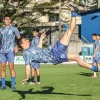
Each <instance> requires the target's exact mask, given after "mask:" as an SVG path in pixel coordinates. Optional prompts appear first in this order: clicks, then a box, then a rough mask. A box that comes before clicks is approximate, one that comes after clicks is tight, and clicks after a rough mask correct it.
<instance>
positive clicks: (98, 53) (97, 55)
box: [92, 34, 100, 78]
mask: <svg viewBox="0 0 100 100" xmlns="http://www.w3.org/2000/svg"><path fill="white" fill-rule="evenodd" d="M93 39H95V36H94V38H93ZM93 64H94V65H97V66H98V67H100V35H99V34H97V35H96V39H95V42H94V55H93ZM96 77H97V73H96V72H94V75H93V76H92V78H96Z"/></svg>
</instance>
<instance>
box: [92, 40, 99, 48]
mask: <svg viewBox="0 0 100 100" xmlns="http://www.w3.org/2000/svg"><path fill="white" fill-rule="evenodd" d="M97 45H98V40H95V41H94V43H93V49H94V50H95V49H96V47H97Z"/></svg>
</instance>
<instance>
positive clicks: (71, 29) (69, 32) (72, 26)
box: [60, 7, 77, 45]
mask: <svg viewBox="0 0 100 100" xmlns="http://www.w3.org/2000/svg"><path fill="white" fill-rule="evenodd" d="M70 9H71V15H72V18H71V22H70V25H69V28H68V30H67V31H66V32H65V34H64V36H63V37H62V38H61V40H60V42H61V43H62V44H64V45H68V44H69V41H70V38H71V35H72V33H73V32H74V29H75V27H76V16H77V13H75V12H73V11H74V8H73V7H70Z"/></svg>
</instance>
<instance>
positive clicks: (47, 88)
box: [13, 86, 92, 100]
mask: <svg viewBox="0 0 100 100" xmlns="http://www.w3.org/2000/svg"><path fill="white" fill-rule="evenodd" d="M42 89H45V90H42V91H34V92H33V91H32V90H33V88H31V89H29V90H28V91H21V90H16V91H13V92H17V93H18V94H20V95H21V98H20V99H19V100H22V99H25V95H26V94H54V95H55V94H56V95H76V96H92V95H91V94H69V93H56V92H52V91H53V90H54V88H53V87H49V86H45V87H42Z"/></svg>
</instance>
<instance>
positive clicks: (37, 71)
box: [36, 68, 40, 84]
mask: <svg viewBox="0 0 100 100" xmlns="http://www.w3.org/2000/svg"><path fill="white" fill-rule="evenodd" d="M36 76H37V82H36V84H40V70H39V68H36Z"/></svg>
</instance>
